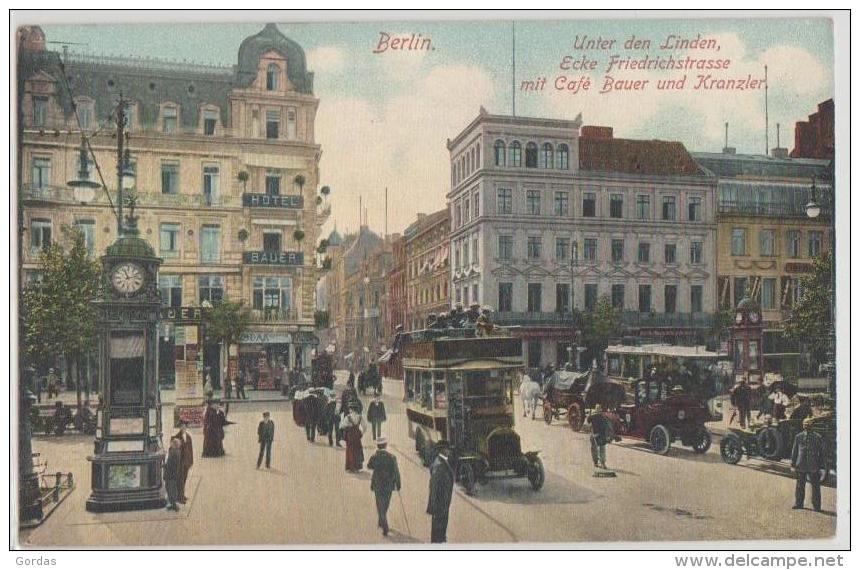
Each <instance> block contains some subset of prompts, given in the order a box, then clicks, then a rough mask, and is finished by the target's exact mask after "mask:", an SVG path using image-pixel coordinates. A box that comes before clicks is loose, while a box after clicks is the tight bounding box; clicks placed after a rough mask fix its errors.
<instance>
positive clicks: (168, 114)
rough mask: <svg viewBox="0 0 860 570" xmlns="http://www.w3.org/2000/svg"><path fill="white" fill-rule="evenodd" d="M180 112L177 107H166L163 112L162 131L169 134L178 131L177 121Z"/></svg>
mask: <svg viewBox="0 0 860 570" xmlns="http://www.w3.org/2000/svg"><path fill="white" fill-rule="evenodd" d="M178 114H179V113H178V112H177V109H176V107H173V106H170V107H165V108H164V111H162V113H161V131H162V132H164V133H167V134H172V133H175V132H176V121H177V116H178Z"/></svg>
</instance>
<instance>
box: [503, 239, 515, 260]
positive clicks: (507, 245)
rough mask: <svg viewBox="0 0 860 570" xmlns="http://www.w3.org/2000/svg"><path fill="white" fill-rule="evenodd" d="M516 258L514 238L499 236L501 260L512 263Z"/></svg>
mask: <svg viewBox="0 0 860 570" xmlns="http://www.w3.org/2000/svg"><path fill="white" fill-rule="evenodd" d="M513 257H514V238H513V236H499V259H500V260H501V261H510V260H511V259H513Z"/></svg>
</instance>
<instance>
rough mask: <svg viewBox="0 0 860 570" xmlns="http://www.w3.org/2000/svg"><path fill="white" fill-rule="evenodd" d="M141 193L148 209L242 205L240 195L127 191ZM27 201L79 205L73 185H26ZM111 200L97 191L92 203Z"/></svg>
mask: <svg viewBox="0 0 860 570" xmlns="http://www.w3.org/2000/svg"><path fill="white" fill-rule="evenodd" d="M127 192H130V193H133V194H135V196H137V207H138V208H146V207H152V206H161V207H164V206H167V207H174V208H240V207H241V206H242V202H241V198H240V197H239V196H225V195H219V196H211V195H208V194H203V193H200V194H162V193H155V192H137V191H136V190H134V189H132V190H130V191H127ZM21 195H22V198H23V199H24V200H39V201H45V202H54V203H58V204H77V203H78V201H77V200H75V193H74V189H73V188H69V187H66V186H36V185H34V184H24V186H23V188H22V193H21ZM111 199H112V200H113V202H114V204H116V192H114V191H113V190H111ZM107 203H108V200H107V197H106V196H105V193H104V192H103V191H102V190H96V192H95V196H94V197H93V200H92V202H90V204H94V205H103V204H107Z"/></svg>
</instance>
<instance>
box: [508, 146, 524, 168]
mask: <svg viewBox="0 0 860 570" xmlns="http://www.w3.org/2000/svg"><path fill="white" fill-rule="evenodd" d="M508 156H509V160H508V162H509V163H510V165H511V166H522V165H523V145H521V144H520V141H514V142H512V143H511V149H510V153H509V155H508Z"/></svg>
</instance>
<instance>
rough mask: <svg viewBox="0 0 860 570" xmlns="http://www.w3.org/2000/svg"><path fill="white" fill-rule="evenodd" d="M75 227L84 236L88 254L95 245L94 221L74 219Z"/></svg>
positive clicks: (91, 252)
mask: <svg viewBox="0 0 860 570" xmlns="http://www.w3.org/2000/svg"><path fill="white" fill-rule="evenodd" d="M75 228H76V229H77V230H78V231H80V232H81V234H82V235H83V236H84V245H85V246H86V248H87V252H89V254H90V255H92V254H93V251H94V250H95V247H96V223H95V221H94V220H75Z"/></svg>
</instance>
